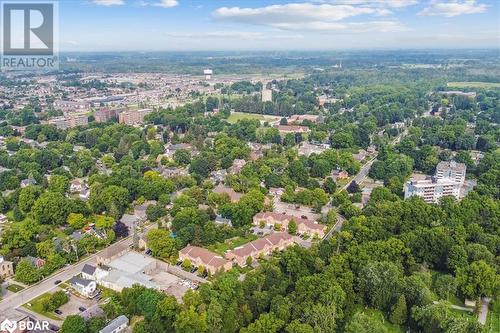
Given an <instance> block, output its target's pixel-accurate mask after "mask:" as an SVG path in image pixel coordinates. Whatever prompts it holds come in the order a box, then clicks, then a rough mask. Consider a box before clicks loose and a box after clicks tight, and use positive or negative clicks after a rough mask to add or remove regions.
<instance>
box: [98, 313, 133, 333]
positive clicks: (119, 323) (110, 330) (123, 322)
mask: <svg viewBox="0 0 500 333" xmlns="http://www.w3.org/2000/svg"><path fill="white" fill-rule="evenodd" d="M127 327H128V318H127V317H125V316H124V315H121V316H118V317H116V318H115V319H113V320H112V321H110V322H109V324H108V325H106V327H104V328H103V329H102V330H100V331H99V333H120V332H123V331H125V329H126V328H127Z"/></svg>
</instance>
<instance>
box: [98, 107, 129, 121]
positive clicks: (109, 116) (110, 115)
mask: <svg viewBox="0 0 500 333" xmlns="http://www.w3.org/2000/svg"><path fill="white" fill-rule="evenodd" d="M124 111H126V109H108V108H105V109H99V110H97V111H96V112H95V113H94V118H95V121H96V122H98V123H106V122H108V121H111V120H113V119H118V114H119V113H120V112H124Z"/></svg>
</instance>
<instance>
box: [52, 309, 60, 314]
mask: <svg viewBox="0 0 500 333" xmlns="http://www.w3.org/2000/svg"><path fill="white" fill-rule="evenodd" d="M54 312H55V313H57V314H58V315H62V311H61V310H59V309H55V310H54Z"/></svg>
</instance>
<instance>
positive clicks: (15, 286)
mask: <svg viewBox="0 0 500 333" xmlns="http://www.w3.org/2000/svg"><path fill="white" fill-rule="evenodd" d="M23 289H24V287H23V286H20V285H18V284H9V286H8V287H7V290H9V291H12V292H13V293H17V292H19V291H21V290H23Z"/></svg>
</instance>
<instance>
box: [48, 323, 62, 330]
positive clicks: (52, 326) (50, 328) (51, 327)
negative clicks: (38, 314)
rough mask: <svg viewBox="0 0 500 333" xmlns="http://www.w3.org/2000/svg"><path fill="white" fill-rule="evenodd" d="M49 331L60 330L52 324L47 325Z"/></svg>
mask: <svg viewBox="0 0 500 333" xmlns="http://www.w3.org/2000/svg"><path fill="white" fill-rule="evenodd" d="M49 330H51V331H53V332H57V331H59V330H60V328H59V326H56V325H54V324H49Z"/></svg>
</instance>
